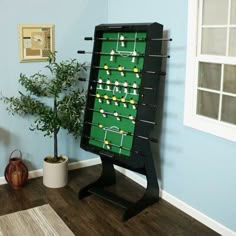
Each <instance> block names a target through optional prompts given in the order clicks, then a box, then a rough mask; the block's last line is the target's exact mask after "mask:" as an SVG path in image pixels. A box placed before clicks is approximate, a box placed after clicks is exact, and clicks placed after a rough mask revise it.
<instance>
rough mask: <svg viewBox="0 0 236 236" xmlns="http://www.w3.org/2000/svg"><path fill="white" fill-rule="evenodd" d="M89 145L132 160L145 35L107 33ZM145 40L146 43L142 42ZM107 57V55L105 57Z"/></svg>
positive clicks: (138, 33)
mask: <svg viewBox="0 0 236 236" xmlns="http://www.w3.org/2000/svg"><path fill="white" fill-rule="evenodd" d="M102 38H110V39H112V40H103V41H102V46H101V52H102V53H103V54H101V55H100V63H99V65H97V69H98V70H99V71H98V76H97V78H93V80H94V82H97V83H96V92H95V94H90V96H94V97H95V103H94V107H93V116H92V122H91V131H90V139H89V144H91V145H93V146H96V147H99V148H102V149H104V150H109V151H111V152H113V153H118V154H122V155H125V156H130V151H131V149H132V144H133V138H134V137H133V134H134V129H135V122H136V121H135V118H136V113H137V104H138V102H139V96H140V89H139V86H140V84H141V79H142V78H141V77H142V75H141V73H140V71H141V70H142V69H143V62H144V59H143V57H138V56H137V55H139V54H144V53H145V47H146V42H145V40H144V39H145V38H146V33H145V32H104V33H103V35H102ZM140 39H143V40H140ZM104 54H105V55H104Z"/></svg>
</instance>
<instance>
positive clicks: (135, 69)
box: [133, 66, 139, 78]
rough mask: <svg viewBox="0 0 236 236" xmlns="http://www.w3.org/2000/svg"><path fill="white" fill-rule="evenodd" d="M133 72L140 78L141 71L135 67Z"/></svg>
mask: <svg viewBox="0 0 236 236" xmlns="http://www.w3.org/2000/svg"><path fill="white" fill-rule="evenodd" d="M133 71H134V73H135V74H136V78H139V69H138V68H137V67H136V66H135V67H134V69H133Z"/></svg>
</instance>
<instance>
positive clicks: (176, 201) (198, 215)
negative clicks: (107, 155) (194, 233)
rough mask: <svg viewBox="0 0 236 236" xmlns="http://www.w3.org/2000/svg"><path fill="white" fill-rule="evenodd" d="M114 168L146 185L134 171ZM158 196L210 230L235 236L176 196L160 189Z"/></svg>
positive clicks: (225, 235) (145, 181)
mask: <svg viewBox="0 0 236 236" xmlns="http://www.w3.org/2000/svg"><path fill="white" fill-rule="evenodd" d="M115 169H116V170H118V171H119V172H120V173H122V174H124V175H125V176H127V177H129V178H130V179H132V180H133V181H135V182H136V183H138V184H139V185H141V186H143V187H146V186H147V180H146V179H144V178H142V177H141V176H139V175H137V174H135V173H134V172H132V171H130V170H127V169H124V168H122V167H118V166H115ZM160 197H161V198H162V199H164V200H165V201H167V202H169V203H170V204H171V205H173V206H175V207H177V208H178V209H180V210H181V211H183V212H185V213H186V214H188V215H190V216H191V217H193V218H194V219H196V220H198V221H199V222H201V223H202V224H204V225H206V226H207V227H209V228H211V229H212V230H214V231H216V232H217V233H219V234H221V235H224V236H236V232H234V231H232V230H231V229H229V228H227V227H225V226H224V225H222V224H220V223H219V222H217V221H215V220H213V219H211V218H210V217H208V216H206V215H204V214H203V213H201V212H200V211H198V210H196V209H194V208H193V207H191V206H189V205H188V204H186V203H185V202H183V201H181V200H179V199H178V198H176V197H174V196H173V195H171V194H169V193H167V192H165V191H163V190H161V191H160Z"/></svg>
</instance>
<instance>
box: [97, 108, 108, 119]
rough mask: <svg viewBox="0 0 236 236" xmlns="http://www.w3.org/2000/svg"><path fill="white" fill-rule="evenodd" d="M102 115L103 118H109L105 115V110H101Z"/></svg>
mask: <svg viewBox="0 0 236 236" xmlns="http://www.w3.org/2000/svg"><path fill="white" fill-rule="evenodd" d="M99 111H100V113H101V114H102V116H103V117H104V118H106V117H107V115H106V114H105V113H104V110H103V109H102V108H101V109H100V110H99Z"/></svg>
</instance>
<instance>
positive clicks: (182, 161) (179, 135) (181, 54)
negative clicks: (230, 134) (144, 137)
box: [108, 0, 236, 230]
mask: <svg viewBox="0 0 236 236" xmlns="http://www.w3.org/2000/svg"><path fill="white" fill-rule="evenodd" d="M108 4H109V7H108V21H109V22H110V23H112V22H113V23H115V22H123V23H132V22H159V23H161V24H163V25H164V29H165V34H168V35H169V36H170V37H171V38H173V42H171V43H169V54H170V55H171V58H170V59H169V60H168V62H167V76H166V79H165V93H164V94H165V96H164V111H163V112H164V113H163V114H164V119H163V123H162V129H161V131H162V134H161V145H160V150H161V153H160V157H161V160H160V161H161V168H160V183H161V186H162V189H164V190H165V191H166V192H168V193H170V194H172V195H173V196H175V197H177V198H178V199H180V200H182V201H184V202H186V203H187V204H189V205H190V206H192V207H193V208H196V209H198V210H199V211H201V212H203V213H204V214H206V215H207V216H209V217H211V218H213V219H215V220H216V221H218V222H220V223H222V224H223V225H225V226H227V227H229V228H231V229H233V230H236V220H235V219H236V187H235V186H236V171H235V167H236V144H235V143H234V142H230V141H226V140H224V139H221V138H218V137H215V136H213V135H209V134H206V133H203V132H200V131H197V130H194V129H191V128H188V127H186V126H184V125H183V114H184V91H185V79H186V77H185V66H186V44H187V5H188V1H187V0H178V1H173V0H165V1H161V0H147V1H143V0H129V1H126V0H119V1H116V0H110V1H109V2H108ZM119 9H120V10H119ZM121 9H122V10H121Z"/></svg>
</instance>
